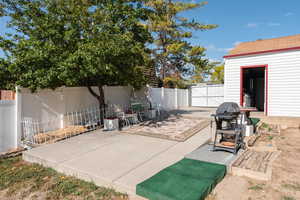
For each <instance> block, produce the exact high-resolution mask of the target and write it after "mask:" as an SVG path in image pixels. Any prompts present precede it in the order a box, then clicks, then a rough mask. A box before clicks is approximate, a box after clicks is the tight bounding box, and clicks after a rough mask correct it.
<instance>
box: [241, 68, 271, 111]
mask: <svg viewBox="0 0 300 200" xmlns="http://www.w3.org/2000/svg"><path fill="white" fill-rule="evenodd" d="M241 75H242V77H241V78H242V80H241V81H242V82H241V84H242V85H241V86H242V90H241V93H242V94H241V104H242V106H244V107H255V108H257V110H258V111H265V106H266V102H265V99H266V92H265V91H266V90H265V88H266V87H265V86H266V80H265V79H266V68H265V67H249V68H247V67H244V68H242V69H241Z"/></svg>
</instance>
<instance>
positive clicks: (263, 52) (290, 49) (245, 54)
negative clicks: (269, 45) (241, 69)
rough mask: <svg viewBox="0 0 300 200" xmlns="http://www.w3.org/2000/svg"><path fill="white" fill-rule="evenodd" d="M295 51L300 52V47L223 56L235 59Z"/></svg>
mask: <svg viewBox="0 0 300 200" xmlns="http://www.w3.org/2000/svg"><path fill="white" fill-rule="evenodd" d="M293 50H300V47H291V48H285V49H273V50H268V51H256V52H249V53H241V54H234V55H227V56H223V58H234V57H240V56H250V55H257V54H265V53H276V52H282V51H293Z"/></svg>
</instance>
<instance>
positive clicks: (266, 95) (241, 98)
mask: <svg viewBox="0 0 300 200" xmlns="http://www.w3.org/2000/svg"><path fill="white" fill-rule="evenodd" d="M249 68H264V69H265V97H264V101H265V115H268V65H267V64H265V65H248V66H241V67H240V76H241V78H240V105H241V106H243V103H244V98H243V96H244V91H243V88H244V73H243V72H244V70H245V69H249Z"/></svg>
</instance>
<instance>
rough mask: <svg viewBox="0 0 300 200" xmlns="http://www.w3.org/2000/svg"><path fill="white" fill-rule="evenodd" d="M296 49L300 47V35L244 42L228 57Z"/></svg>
mask: <svg viewBox="0 0 300 200" xmlns="http://www.w3.org/2000/svg"><path fill="white" fill-rule="evenodd" d="M295 47H300V34H298V35H292V36H287V37H280V38H273V39H266V40H256V41H252V42H243V43H240V44H238V45H237V46H236V47H235V48H233V49H232V50H231V51H230V52H229V53H228V55H227V56H233V55H240V54H250V53H256V52H258V53H259V52H266V51H274V50H281V49H290V48H295ZM225 57H226V56H225Z"/></svg>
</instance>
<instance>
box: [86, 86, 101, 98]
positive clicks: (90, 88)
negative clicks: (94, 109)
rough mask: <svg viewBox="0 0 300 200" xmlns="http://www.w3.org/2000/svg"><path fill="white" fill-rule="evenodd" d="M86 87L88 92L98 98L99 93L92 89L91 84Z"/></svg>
mask: <svg viewBox="0 0 300 200" xmlns="http://www.w3.org/2000/svg"><path fill="white" fill-rule="evenodd" d="M87 88H88V89H89V92H90V93H91V94H92V95H93V96H94V97H96V98H97V99H99V98H100V95H98V94H97V93H96V92H95V91H94V90H93V89H92V87H91V86H88V87H87Z"/></svg>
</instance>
